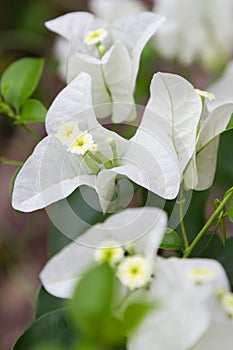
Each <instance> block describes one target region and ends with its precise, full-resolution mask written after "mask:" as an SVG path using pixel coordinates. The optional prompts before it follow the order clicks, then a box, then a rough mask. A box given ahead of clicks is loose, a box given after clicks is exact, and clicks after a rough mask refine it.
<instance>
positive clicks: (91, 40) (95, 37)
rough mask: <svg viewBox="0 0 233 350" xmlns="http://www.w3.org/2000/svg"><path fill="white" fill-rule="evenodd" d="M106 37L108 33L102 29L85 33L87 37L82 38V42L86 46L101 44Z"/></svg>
mask: <svg viewBox="0 0 233 350" xmlns="http://www.w3.org/2000/svg"><path fill="white" fill-rule="evenodd" d="M107 35H108V32H107V30H106V29H104V28H99V29H95V30H92V31H90V32H89V33H87V36H86V37H85V38H84V42H85V44H87V45H93V44H94V45H96V44H98V43H101V42H102V41H103V40H104V39H105V38H106V37H107Z"/></svg>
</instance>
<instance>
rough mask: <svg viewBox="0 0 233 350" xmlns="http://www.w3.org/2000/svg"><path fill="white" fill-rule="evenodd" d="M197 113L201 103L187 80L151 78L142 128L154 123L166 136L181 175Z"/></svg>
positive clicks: (192, 142) (165, 76) (193, 138)
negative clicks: (170, 141)
mask: <svg viewBox="0 0 233 350" xmlns="http://www.w3.org/2000/svg"><path fill="white" fill-rule="evenodd" d="M201 110H202V103H201V99H200V97H199V96H198V95H197V93H196V91H195V90H194V88H193V86H192V85H191V84H190V83H189V82H188V81H187V80H185V79H184V78H182V77H180V76H178V75H175V74H167V73H156V74H155V75H154V77H153V80H152V83H151V97H150V100H149V102H148V104H147V107H146V110H145V115H144V118H143V121H142V125H143V126H144V127H146V128H147V129H149V128H150V124H151V123H154V124H156V125H158V126H160V127H161V128H162V129H163V130H164V131H165V132H166V133H167V134H168V135H169V137H170V138H171V140H172V143H173V146H174V148H175V150H176V152H177V155H178V158H179V162H180V167H181V171H183V170H184V168H185V167H186V165H187V163H188V162H189V160H190V158H191V157H192V155H193V153H194V150H195V147H196V130H197V125H198V122H199V119H200V115H201Z"/></svg>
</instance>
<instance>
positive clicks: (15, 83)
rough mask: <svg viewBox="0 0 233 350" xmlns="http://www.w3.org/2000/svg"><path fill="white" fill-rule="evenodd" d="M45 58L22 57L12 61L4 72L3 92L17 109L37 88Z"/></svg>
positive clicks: (7, 100)
mask: <svg viewBox="0 0 233 350" xmlns="http://www.w3.org/2000/svg"><path fill="white" fill-rule="evenodd" d="M43 65H44V60H43V59H41V58H22V59H20V60H18V61H16V62H14V63H12V64H11V65H10V66H9V67H8V68H7V69H6V70H5V72H4V73H3V75H2V79H1V94H2V96H3V97H4V99H5V101H6V102H7V103H9V104H10V105H12V106H13V107H14V108H15V109H16V110H17V111H18V110H19V107H20V106H22V104H23V103H24V102H25V100H26V99H27V98H28V97H29V96H30V95H31V94H32V93H33V92H34V90H35V89H36V87H37V85H38V82H39V79H40V77H41V74H42V70H43Z"/></svg>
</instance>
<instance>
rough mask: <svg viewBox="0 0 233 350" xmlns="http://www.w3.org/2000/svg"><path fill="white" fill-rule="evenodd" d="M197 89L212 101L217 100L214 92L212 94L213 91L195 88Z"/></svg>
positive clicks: (199, 93)
mask: <svg viewBox="0 0 233 350" xmlns="http://www.w3.org/2000/svg"><path fill="white" fill-rule="evenodd" d="M195 91H196V92H197V93H198V95H200V96H201V97H205V98H207V99H208V100H210V101H213V100H215V96H214V94H212V92H208V91H204V90H200V89H195Z"/></svg>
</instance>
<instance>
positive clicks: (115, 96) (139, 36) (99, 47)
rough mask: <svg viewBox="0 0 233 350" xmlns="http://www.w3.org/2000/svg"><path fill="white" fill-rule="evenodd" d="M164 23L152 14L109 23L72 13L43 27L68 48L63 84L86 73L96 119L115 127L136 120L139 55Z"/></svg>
mask: <svg viewBox="0 0 233 350" xmlns="http://www.w3.org/2000/svg"><path fill="white" fill-rule="evenodd" d="M163 21H164V18H163V17H162V16H158V15H156V14H154V13H152V12H143V13H138V14H135V15H132V16H129V17H125V18H121V19H118V20H116V21H114V22H113V23H109V22H107V21H105V20H101V19H99V18H95V17H94V16H93V15H92V14H91V13H87V12H73V13H68V14H66V15H64V16H61V17H58V18H56V19H53V20H51V21H48V22H46V26H47V28H48V29H50V30H51V31H53V32H55V33H57V34H59V35H61V36H62V37H63V38H65V39H66V40H67V42H68V43H69V45H67V51H68V52H67V55H66V57H67V65H66V66H67V69H66V72H67V82H68V83H70V82H71V81H72V80H73V79H74V78H75V77H76V76H77V75H78V74H80V73H82V72H85V73H88V74H90V75H91V77H92V82H93V84H92V93H93V105H94V108H95V112H96V115H97V117H98V118H101V117H102V118H103V117H106V116H109V115H111V114H112V120H113V121H114V122H122V121H124V120H133V119H135V117H136V115H137V112H136V107H135V103H134V97H133V94H134V88H135V83H136V78H137V73H138V69H139V62H140V56H141V52H142V50H143V48H144V46H145V45H146V43H147V42H148V40H149V39H150V38H151V37H152V35H153V34H155V32H156V31H157V29H158V28H159V27H160V25H161V24H162V23H163ZM103 40H104V42H103ZM63 57H64V55H62V58H61V59H63Z"/></svg>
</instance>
